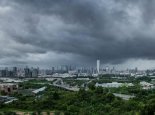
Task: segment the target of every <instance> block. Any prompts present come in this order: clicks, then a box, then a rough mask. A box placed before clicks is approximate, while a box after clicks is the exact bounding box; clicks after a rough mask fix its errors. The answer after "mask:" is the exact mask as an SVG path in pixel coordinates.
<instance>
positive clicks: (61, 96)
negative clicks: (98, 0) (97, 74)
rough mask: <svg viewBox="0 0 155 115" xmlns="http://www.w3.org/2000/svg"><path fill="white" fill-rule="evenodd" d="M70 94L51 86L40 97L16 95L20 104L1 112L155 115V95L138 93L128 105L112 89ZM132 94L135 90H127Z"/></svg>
mask: <svg viewBox="0 0 155 115" xmlns="http://www.w3.org/2000/svg"><path fill="white" fill-rule="evenodd" d="M89 87H90V90H88V91H85V90H84V89H80V91H79V92H69V91H64V90H62V89H57V88H54V87H52V86H48V88H47V89H46V91H45V92H43V93H41V94H39V96H23V95H20V94H15V95H14V96H16V97H18V99H19V100H18V101H16V102H13V103H11V104H9V105H4V104H1V105H0V107H1V109H6V108H11V109H20V110H29V111H47V110H53V111H61V112H63V113H64V114H65V115H79V114H80V115H136V114H137V115H153V114H154V112H155V93H154V91H148V92H146V91H143V90H140V89H137V90H136V89H135V90H136V91H135V94H136V97H135V98H133V99H130V100H128V101H125V100H123V99H121V98H119V97H115V96H114V95H113V94H112V93H110V92H109V90H108V89H103V88H101V87H94V86H93V85H92V84H91V85H90V86H89ZM127 90H131V89H127Z"/></svg>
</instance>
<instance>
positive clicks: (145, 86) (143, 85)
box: [140, 81, 154, 90]
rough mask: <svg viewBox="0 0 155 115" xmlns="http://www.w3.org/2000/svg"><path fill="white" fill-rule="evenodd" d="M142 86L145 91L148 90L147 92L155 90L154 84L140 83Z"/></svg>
mask: <svg viewBox="0 0 155 115" xmlns="http://www.w3.org/2000/svg"><path fill="white" fill-rule="evenodd" d="M140 85H141V86H142V88H143V89H146V90H148V89H153V88H154V85H153V84H151V83H148V82H146V81H142V82H140Z"/></svg>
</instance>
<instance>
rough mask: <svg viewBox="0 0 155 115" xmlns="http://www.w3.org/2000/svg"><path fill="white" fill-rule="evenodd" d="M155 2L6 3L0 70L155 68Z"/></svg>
mask: <svg viewBox="0 0 155 115" xmlns="http://www.w3.org/2000/svg"><path fill="white" fill-rule="evenodd" d="M154 5H155V1H146V0H141V1H139V0H136V1H128V0H124V1H121V0H110V1H107V0H98V1H90V0H85V1H83V0H78V1H77V0H65V1H64V0H60V1H57V0H44V1H43V0H42V1H41V0H39V1H38V0H11V1H10V0H1V1H0V17H1V18H0V54H1V55H0V66H1V67H5V66H25V65H28V66H39V67H42V68H49V67H51V65H54V66H55V65H80V66H94V65H95V64H96V62H95V61H96V60H97V59H98V58H99V59H100V60H101V62H102V65H103V66H110V67H113V66H116V67H117V68H120V69H124V68H135V67H138V68H140V69H154V68H155V53H154V49H155V45H154V44H155V37H154V36H155V33H154V30H155V21H154V20H155V16H154V13H155V8H154Z"/></svg>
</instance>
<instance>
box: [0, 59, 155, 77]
mask: <svg viewBox="0 0 155 115" xmlns="http://www.w3.org/2000/svg"><path fill="white" fill-rule="evenodd" d="M104 74H111V75H115V76H131V77H142V76H148V75H149V76H155V70H146V71H145V70H138V68H135V69H126V70H122V71H120V70H116V69H115V67H113V68H110V67H108V66H106V67H101V64H100V60H97V61H96V67H76V66H75V65H61V66H56V67H51V69H39V68H33V67H31V68H29V67H25V68H18V67H12V68H8V67H6V68H2V69H0V77H25V78H31V77H32V78H34V77H62V78H64V77H86V76H92V77H97V76H99V75H104Z"/></svg>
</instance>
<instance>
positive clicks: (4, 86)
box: [0, 83, 18, 94]
mask: <svg viewBox="0 0 155 115" xmlns="http://www.w3.org/2000/svg"><path fill="white" fill-rule="evenodd" d="M17 89H18V84H15V83H0V91H1V92H4V93H6V94H11V93H14V92H16V91H17Z"/></svg>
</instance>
